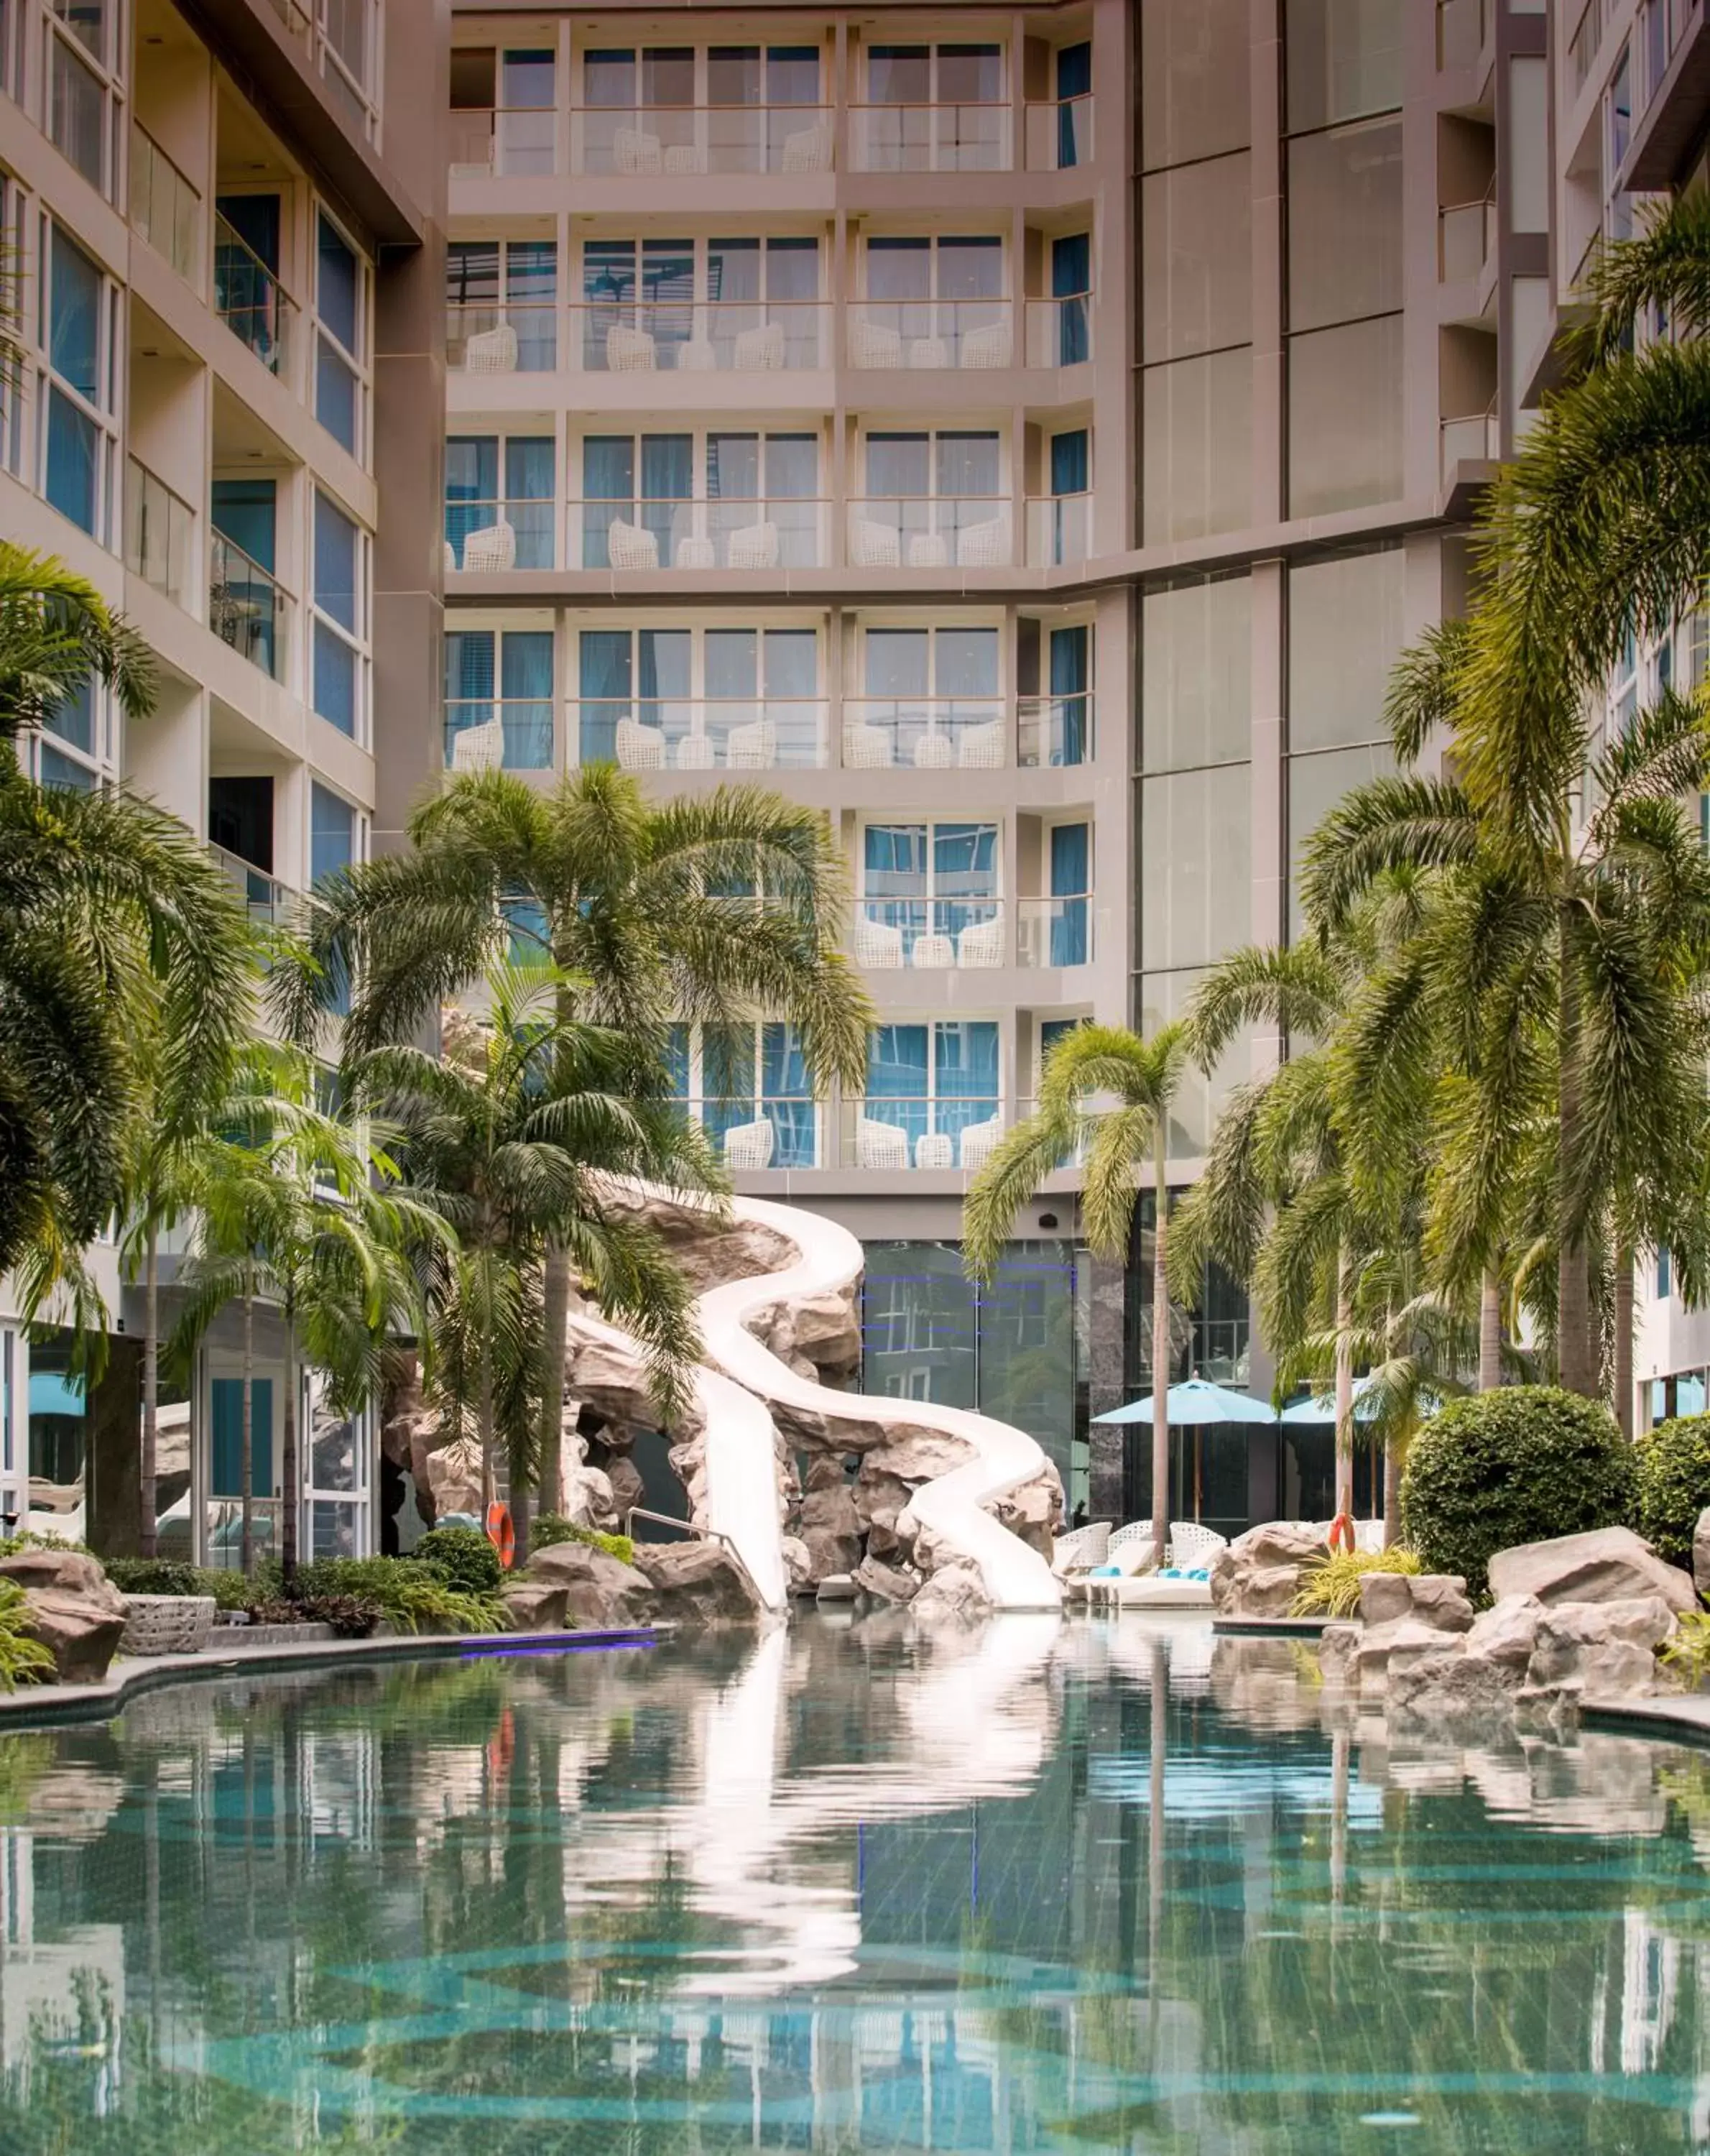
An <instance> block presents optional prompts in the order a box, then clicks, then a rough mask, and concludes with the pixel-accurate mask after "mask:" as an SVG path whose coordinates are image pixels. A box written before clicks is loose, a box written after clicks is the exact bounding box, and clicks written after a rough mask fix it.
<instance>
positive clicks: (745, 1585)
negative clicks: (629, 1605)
mask: <svg viewBox="0 0 1710 2156" xmlns="http://www.w3.org/2000/svg"><path fill="white" fill-rule="evenodd" d="M635 1568H636V1570H637V1572H638V1573H641V1574H642V1576H643V1578H645V1579H646V1581H647V1582H648V1585H649V1586H650V1587H651V1588H652V1589H653V1600H652V1602H651V1604H649V1609H650V1613H651V1614H652V1616H653V1620H655V1621H656V1622H659V1623H668V1624H673V1625H692V1626H700V1625H724V1624H752V1623H753V1622H754V1620H755V1618H756V1617H758V1616H759V1614H760V1598H759V1597H758V1596H757V1595H756V1594H755V1591H754V1589H753V1587H752V1586H751V1585H750V1583H749V1580H748V1578H747V1575H746V1574H745V1573H744V1572H743V1570H742V1568H741V1567H740V1565H739V1564H738V1563H736V1562H735V1559H734V1558H732V1557H731V1556H730V1554H729V1553H728V1552H727V1551H724V1550H723V1549H720V1548H719V1545H718V1544H717V1543H637V1544H636V1546H635Z"/></svg>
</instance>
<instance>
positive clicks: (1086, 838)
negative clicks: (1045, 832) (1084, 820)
mask: <svg viewBox="0 0 1710 2156" xmlns="http://www.w3.org/2000/svg"><path fill="white" fill-rule="evenodd" d="M1091 875H1092V845H1091V832H1090V829H1089V828H1088V825H1086V824H1056V825H1054V826H1053V827H1052V833H1051V896H1052V897H1053V898H1054V899H1057V900H1059V901H1061V903H1060V904H1058V905H1057V906H1053V907H1052V916H1051V962H1052V965H1053V966H1084V965H1085V964H1086V962H1087V906H1088V900H1087V896H1086V893H1087V891H1088V888H1089V883H1090V878H1091Z"/></svg>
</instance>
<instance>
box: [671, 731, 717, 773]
mask: <svg viewBox="0 0 1710 2156" xmlns="http://www.w3.org/2000/svg"><path fill="white" fill-rule="evenodd" d="M718 760H719V758H718V752H717V751H716V750H715V749H714V746H713V737H712V736H711V735H710V734H709V733H704V732H702V731H700V729H699V727H695V728H694V729H692V730H691V731H689V732H688V733H686V734H684V736H683V738H682V740H681V741H680V742H678V744H677V768H678V770H679V771H710V770H712V768H713V767H714V765H715V764H716V763H717V762H718Z"/></svg>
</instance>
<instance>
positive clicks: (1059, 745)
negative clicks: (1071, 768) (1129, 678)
mask: <svg viewBox="0 0 1710 2156" xmlns="http://www.w3.org/2000/svg"><path fill="white" fill-rule="evenodd" d="M1059 439H1061V437H1059ZM1091 634H1092V632H1091V631H1090V630H1089V629H1087V628H1086V627H1085V626H1084V625H1079V624H1078V625H1077V626H1075V627H1073V628H1071V629H1052V632H1051V662H1050V663H1051V694H1052V699H1053V706H1052V715H1051V761H1052V762H1053V763H1057V764H1076V763H1084V762H1086V760H1087V731H1088V729H1087V716H1088V715H1087V690H1088V680H1089V673H1090V670H1089V668H1088V657H1089V651H1088V644H1089V642H1090V639H1091Z"/></svg>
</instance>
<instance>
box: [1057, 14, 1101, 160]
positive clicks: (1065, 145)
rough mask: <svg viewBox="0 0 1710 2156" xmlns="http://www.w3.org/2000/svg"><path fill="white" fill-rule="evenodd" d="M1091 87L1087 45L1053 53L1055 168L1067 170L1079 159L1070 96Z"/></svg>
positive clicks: (1065, 47)
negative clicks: (1054, 75)
mask: <svg viewBox="0 0 1710 2156" xmlns="http://www.w3.org/2000/svg"><path fill="white" fill-rule="evenodd" d="M1092 87H1093V48H1092V47H1091V45H1089V44H1080V45H1065V46H1064V47H1063V48H1062V51H1061V52H1060V53H1058V54H1057V168H1058V170H1059V171H1062V172H1067V171H1068V170H1069V168H1070V167H1072V166H1074V165H1078V164H1079V162H1080V161H1081V160H1080V145H1079V142H1078V139H1077V136H1076V134H1075V123H1076V114H1077V107H1076V106H1074V105H1072V104H1071V103H1070V102H1069V100H1070V99H1071V98H1076V97H1084V96H1085V95H1087V93H1088V90H1091V89H1092Z"/></svg>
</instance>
